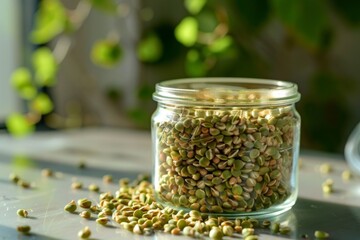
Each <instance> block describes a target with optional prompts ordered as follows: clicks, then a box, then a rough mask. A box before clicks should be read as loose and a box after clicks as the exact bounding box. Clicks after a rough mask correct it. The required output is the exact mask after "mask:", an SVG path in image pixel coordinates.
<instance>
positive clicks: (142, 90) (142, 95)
mask: <svg viewBox="0 0 360 240" xmlns="http://www.w3.org/2000/svg"><path fill="white" fill-rule="evenodd" d="M154 91H155V89H154V86H150V85H148V84H143V85H141V86H140V87H139V90H138V98H139V99H140V100H144V101H148V100H150V99H152V94H153V92H154Z"/></svg>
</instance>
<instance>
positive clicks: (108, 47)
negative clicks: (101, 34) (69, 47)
mask: <svg viewBox="0 0 360 240" xmlns="http://www.w3.org/2000/svg"><path fill="white" fill-rule="evenodd" d="M122 56H123V50H122V48H121V46H120V44H119V42H117V41H112V40H108V39H105V40H99V41H97V42H96V43H95V44H94V45H93V47H92V49H91V59H92V61H93V62H94V63H95V64H97V65H99V66H102V67H113V66H114V65H115V64H117V63H119V61H120V59H121V58H122Z"/></svg>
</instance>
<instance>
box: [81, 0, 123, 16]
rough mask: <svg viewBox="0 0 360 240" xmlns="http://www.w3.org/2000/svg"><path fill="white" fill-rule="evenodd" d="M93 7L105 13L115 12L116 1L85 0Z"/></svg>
mask: <svg viewBox="0 0 360 240" xmlns="http://www.w3.org/2000/svg"><path fill="white" fill-rule="evenodd" d="M87 1H88V2H89V3H90V4H91V5H92V6H93V7H95V8H97V9H99V10H101V11H105V12H107V13H112V14H114V13H116V11H117V7H118V5H117V3H116V2H115V1H113V0H87Z"/></svg>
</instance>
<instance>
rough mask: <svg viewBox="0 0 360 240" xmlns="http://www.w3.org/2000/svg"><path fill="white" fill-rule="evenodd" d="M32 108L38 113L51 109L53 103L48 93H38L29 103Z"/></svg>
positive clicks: (47, 111) (45, 112)
mask: <svg viewBox="0 0 360 240" xmlns="http://www.w3.org/2000/svg"><path fill="white" fill-rule="evenodd" d="M30 107H31V109H32V110H34V111H36V112H37V113H39V114H42V115H43V114H48V113H50V112H51V111H52V110H53V103H52V101H51V99H50V98H49V96H48V95H46V94H45V93H40V94H39V95H37V96H36V97H35V98H34V99H33V100H32V101H31V103H30Z"/></svg>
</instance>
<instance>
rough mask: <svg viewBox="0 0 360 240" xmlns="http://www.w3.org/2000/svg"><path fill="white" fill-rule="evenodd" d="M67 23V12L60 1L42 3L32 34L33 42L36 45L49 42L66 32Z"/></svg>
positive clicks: (45, 0)
mask: <svg viewBox="0 0 360 240" xmlns="http://www.w3.org/2000/svg"><path fill="white" fill-rule="evenodd" d="M66 21H67V15H66V11H65V8H64V6H63V5H62V3H61V2H60V1H59V0H43V1H41V4H40V7H39V10H38V12H37V13H36V19H35V27H34V30H33V31H32V32H31V36H30V38H31V41H32V42H33V43H36V44H43V43H47V42H49V41H50V40H51V39H53V38H54V37H56V36H57V35H58V34H60V33H61V32H62V31H63V30H64V27H65V25H66Z"/></svg>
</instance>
